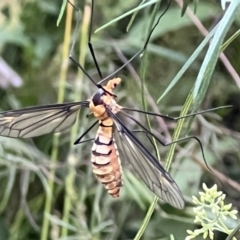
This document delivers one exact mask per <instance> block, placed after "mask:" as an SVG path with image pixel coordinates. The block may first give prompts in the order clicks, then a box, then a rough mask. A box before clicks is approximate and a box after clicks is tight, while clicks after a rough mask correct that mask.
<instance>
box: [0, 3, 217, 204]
mask: <svg viewBox="0 0 240 240" xmlns="http://www.w3.org/2000/svg"><path fill="white" fill-rule="evenodd" d="M170 2H171V1H170ZM170 2H169V5H170ZM70 4H71V3H70ZM71 5H72V4H71ZM169 5H168V6H167V8H166V9H165V10H164V12H163V13H162V14H161V16H160V17H159V18H158V19H157V21H156V23H155V24H154V26H153V28H152V29H151V31H150V33H149V35H148V37H147V40H146V42H145V44H144V47H143V48H142V49H141V50H140V51H138V52H137V53H136V54H135V55H134V56H133V57H132V58H131V59H130V60H128V62H127V63H125V64H124V65H123V66H122V67H120V68H119V69H118V70H116V71H115V72H114V73H113V74H111V75H109V76H108V77H106V78H104V79H102V80H101V81H100V82H98V83H95V81H94V80H93V79H92V78H91V77H90V76H89V74H88V73H87V72H86V70H85V69H84V68H83V67H82V66H81V65H80V63H78V62H77V61H76V60H75V59H74V58H73V57H72V54H71V52H72V51H73V46H74V44H75V40H73V44H72V47H71V51H70V59H71V60H72V61H73V62H74V63H75V64H76V65H77V66H78V67H79V68H80V69H81V70H82V71H83V72H84V73H85V75H86V76H87V77H88V78H89V79H90V80H91V81H92V82H93V83H94V85H96V86H97V87H98V90H97V91H96V93H95V94H94V95H93V96H92V98H90V99H89V100H86V101H80V102H71V103H62V104H51V105H45V106H35V107H29V108H24V109H19V110H13V111H6V112H3V113H1V114H0V136H5V137H12V138H32V137H36V136H40V135H43V134H47V133H51V132H61V131H64V130H65V129H67V128H69V127H71V126H72V125H73V124H74V123H75V121H76V117H77V114H78V111H79V110H80V109H81V108H83V107H85V108H89V109H90V111H91V112H92V113H93V115H94V117H95V118H96V119H97V120H96V122H95V123H94V124H93V125H92V126H90V128H89V129H87V130H86V131H85V133H84V134H83V135H82V136H81V137H80V138H79V139H77V140H76V141H75V144H78V143H80V142H81V139H82V137H83V136H85V135H86V133H87V132H88V131H90V130H91V129H92V128H93V127H94V126H95V125H97V124H98V125H99V126H98V131H97V134H96V138H95V139H94V143H93V147H92V156H91V162H92V168H93V172H94V174H95V175H96V177H97V179H98V180H99V181H100V182H101V183H102V184H103V185H105V188H106V189H107V190H108V193H109V194H110V195H111V196H112V197H114V198H116V197H119V193H120V189H121V187H122V185H123V184H122V169H121V161H120V159H126V160H127V161H129V162H130V164H131V165H132V166H133V168H134V169H135V171H136V172H137V173H138V175H139V176H140V177H141V179H142V180H143V182H144V183H145V184H146V185H147V187H148V188H149V189H150V190H151V191H152V192H153V193H155V194H156V195H157V196H158V197H159V198H160V199H162V200H163V201H165V202H167V203H169V204H170V205H172V206H173V207H176V208H179V209H182V208H183V207H184V199H183V195H182V193H181V191H180V189H179V188H178V186H177V184H176V183H175V181H174V180H173V179H172V177H171V176H170V175H169V174H168V172H167V171H166V170H165V169H164V168H163V166H162V165H161V164H160V162H159V161H158V160H157V159H156V157H154V155H153V154H152V153H151V152H150V151H149V150H148V149H147V148H146V147H145V146H144V144H143V143H142V142H141V141H140V140H139V139H138V138H137V137H136V136H135V135H134V134H133V132H131V131H130V130H129V129H128V128H127V127H126V126H125V125H124V124H123V122H122V121H121V120H120V119H119V117H118V115H117V114H118V113H123V114H124V115H125V116H126V117H128V118H130V119H131V120H133V121H134V122H135V123H137V124H138V125H139V126H140V127H141V128H142V129H143V131H145V132H146V133H147V134H149V135H150V136H152V137H154V138H155V139H157V140H158V141H159V142H160V143H161V144H162V145H165V146H166V145H170V144H172V143H176V142H180V141H182V140H186V139H188V138H195V139H196V140H197V141H198V142H199V144H200V147H201V150H202V154H203V158H204V160H205V157H204V153H203V148H202V144H201V142H200V140H199V139H198V138H197V137H195V136H189V137H186V138H183V139H179V140H177V141H175V142H171V143H169V144H165V143H163V142H162V141H161V140H160V139H159V138H158V137H157V136H156V135H155V134H153V133H152V132H150V131H149V130H148V129H146V127H144V126H143V125H142V124H141V123H140V122H139V121H137V120H136V119H134V118H133V117H131V116H130V115H128V114H127V113H126V111H137V112H140V113H144V114H149V115H155V116H158V117H164V118H167V119H170V120H179V119H180V118H184V117H190V116H195V115H196V114H200V113H203V112H206V111H212V110H214V109H210V110H206V111H203V112H199V113H195V114H189V115H186V116H184V117H179V118H173V117H170V116H166V115H161V114H155V113H151V112H145V111H141V110H137V109H130V108H125V107H122V106H120V105H118V104H117V102H116V100H115V99H116V95H115V94H114V88H115V87H116V86H117V85H119V84H120V82H121V79H120V78H112V79H110V78H111V77H112V76H113V75H115V74H116V73H117V72H119V71H120V70H121V69H122V68H123V67H125V66H126V65H127V64H128V63H129V62H131V61H132V60H133V59H134V58H136V57H137V56H139V55H140V54H141V53H143V52H144V50H145V49H146V46H147V44H148V42H149V39H150V37H151V34H152V32H153V31H154V29H155V28H156V26H157V25H158V23H159V21H160V19H161V17H162V16H163V15H164V14H165V12H166V11H167V9H168V7H169ZM72 6H73V7H74V8H76V7H75V6H74V5H72ZM78 11H79V10H78ZM92 12H93V4H92ZM77 25H78V24H77ZM77 29H78V27H77V26H76V29H75V35H76V31H77ZM74 39H75V38H74ZM88 45H89V49H90V52H91V53H92V57H93V59H94V62H95V65H96V66H97V69H98V73H99V75H100V77H101V78H102V74H101V71H100V68H99V66H98V64H97V60H96V57H95V55H94V51H93V47H92V44H91V24H90V30H89V43H88ZM108 79H110V80H109V81H108V82H107V84H105V85H103V82H105V81H106V80H108ZM117 144H118V147H121V150H122V155H121V156H119V151H118V147H117Z"/></svg>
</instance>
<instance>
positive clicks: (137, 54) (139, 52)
mask: <svg viewBox="0 0 240 240" xmlns="http://www.w3.org/2000/svg"><path fill="white" fill-rule="evenodd" d="M171 2H172V0H169V3H168V5H167V7H166V9H165V10H164V11H163V13H162V14H161V15H160V17H159V18H158V20H157V22H156V23H155V24H154V26H153V28H152V29H151V31H150V33H149V35H148V37H147V40H146V42H145V44H144V46H143V48H142V49H141V50H140V51H138V52H137V53H136V54H135V55H134V56H133V57H132V58H130V59H129V60H128V61H127V62H126V63H124V64H123V65H122V66H121V67H120V68H119V69H117V70H116V71H115V72H113V73H111V74H110V75H108V76H107V77H105V78H104V79H102V80H101V81H100V82H98V84H102V83H103V82H105V81H106V80H108V79H109V78H111V77H113V76H114V75H115V74H116V73H118V72H119V71H121V70H122V69H123V68H124V67H125V66H126V65H127V64H129V63H130V62H131V61H132V60H133V59H135V58H136V57H137V56H139V55H140V54H141V53H143V52H144V51H145V49H146V48H147V45H148V42H149V40H150V38H151V36H152V33H153V31H154V30H155V28H156V27H157V25H158V24H159V22H160V19H161V18H162V17H163V15H164V14H165V13H166V12H167V10H168V8H169V7H170V5H171Z"/></svg>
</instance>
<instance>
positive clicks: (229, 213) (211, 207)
mask: <svg viewBox="0 0 240 240" xmlns="http://www.w3.org/2000/svg"><path fill="white" fill-rule="evenodd" d="M203 189H204V190H205V192H199V194H200V199H198V198H197V197H195V196H193V197H192V201H193V203H194V204H196V205H197V207H194V208H193V211H194V213H195V220H194V222H195V223H198V224H200V225H201V226H202V228H201V229H196V230H194V231H191V230H187V233H188V234H189V235H188V236H187V237H186V238H185V240H190V239H194V238H195V237H196V236H198V235H200V234H202V235H203V239H206V238H207V237H208V236H209V238H210V239H213V236H214V230H217V231H221V232H224V233H226V234H228V235H230V234H231V232H232V231H233V229H229V228H228V227H227V226H226V224H225V221H226V219H227V217H230V218H232V219H237V217H236V214H237V213H238V211H237V210H231V208H232V204H231V203H230V204H228V205H225V204H224V199H225V197H226V195H225V194H223V192H221V191H219V192H218V191H217V185H216V184H215V185H214V186H213V187H212V188H208V187H207V186H206V184H205V183H203ZM233 240H237V239H236V238H233Z"/></svg>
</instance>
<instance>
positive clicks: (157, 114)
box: [122, 105, 232, 121]
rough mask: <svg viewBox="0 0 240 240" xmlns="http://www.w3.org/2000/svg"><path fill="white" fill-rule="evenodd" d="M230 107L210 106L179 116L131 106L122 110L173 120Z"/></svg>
mask: <svg viewBox="0 0 240 240" xmlns="http://www.w3.org/2000/svg"><path fill="white" fill-rule="evenodd" d="M230 107H232V105H227V106H221V107H216V108H211V109H207V110H204V111H200V112H197V113H191V114H187V115H185V116H181V117H171V116H168V115H163V114H159V113H154V112H147V111H143V110H138V109H133V108H126V107H122V110H127V111H132V112H139V113H144V114H147V115H152V116H157V117H162V118H166V119H169V120H173V121H178V120H180V119H183V118H188V117H193V116H196V115H199V114H203V113H206V112H213V111H216V110H218V109H222V108H230Z"/></svg>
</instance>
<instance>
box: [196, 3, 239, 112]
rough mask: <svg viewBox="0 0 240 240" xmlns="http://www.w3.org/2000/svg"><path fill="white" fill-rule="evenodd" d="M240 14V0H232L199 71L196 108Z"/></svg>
mask: <svg viewBox="0 0 240 240" xmlns="http://www.w3.org/2000/svg"><path fill="white" fill-rule="evenodd" d="M239 14H240V0H236V1H232V2H231V4H230V6H229V8H228V9H227V11H226V13H225V15H224V17H223V18H222V20H221V21H220V23H219V25H218V27H217V30H216V33H215V34H214V37H213V40H212V42H211V44H210V46H209V49H208V51H207V54H206V57H205V58H204V61H203V63H202V67H201V69H200V71H199V74H198V77H197V80H196V83H195V86H194V89H193V99H194V109H193V111H195V110H197V109H198V108H199V106H200V104H201V102H202V100H203V98H204V96H205V94H206V91H207V89H208V86H209V84H210V80H211V77H212V74H213V71H214V68H215V66H216V63H217V60H218V57H219V55H220V53H221V46H222V43H223V40H224V37H225V36H226V34H227V32H228V30H229V28H230V26H231V25H232V23H233V21H234V20H235V18H236V17H238V16H239Z"/></svg>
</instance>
